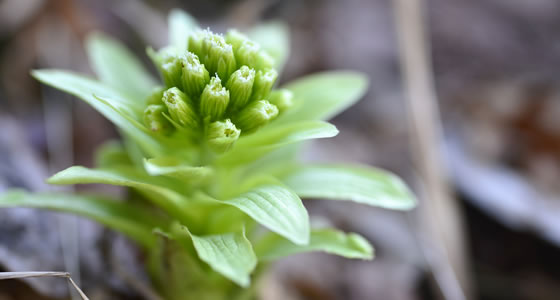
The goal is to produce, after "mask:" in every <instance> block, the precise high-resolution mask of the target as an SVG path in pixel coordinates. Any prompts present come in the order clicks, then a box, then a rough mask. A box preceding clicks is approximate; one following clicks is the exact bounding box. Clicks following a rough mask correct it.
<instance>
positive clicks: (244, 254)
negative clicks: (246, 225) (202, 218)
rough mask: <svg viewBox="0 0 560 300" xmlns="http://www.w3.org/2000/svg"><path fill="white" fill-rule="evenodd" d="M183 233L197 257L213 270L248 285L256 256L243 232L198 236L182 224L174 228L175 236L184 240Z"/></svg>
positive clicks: (242, 284) (238, 282)
mask: <svg viewBox="0 0 560 300" xmlns="http://www.w3.org/2000/svg"><path fill="white" fill-rule="evenodd" d="M178 230H182V231H183V232H178ZM185 235H188V236H189V237H190V238H191V240H192V243H193V245H194V248H195V249H196V253H197V254H198V257H199V258H200V259H201V260H202V261H204V262H205V263H207V264H208V265H209V266H210V267H211V268H212V269H213V270H214V271H216V272H218V273H220V274H222V275H224V276H225V277H227V278H229V279H230V280H232V281H233V282H235V283H237V284H238V285H240V286H242V287H247V286H249V283H250V281H251V280H250V277H249V276H250V274H251V272H252V271H253V270H254V269H255V267H256V266H257V257H256V255H255V252H254V251H253V247H252V246H251V243H250V242H249V240H248V239H247V237H245V233H244V232H232V233H224V234H216V235H206V236H198V235H194V234H192V233H191V232H189V230H188V229H187V228H186V227H184V226H181V227H180V228H179V229H177V228H175V230H174V237H175V238H178V239H183V242H184V238H185Z"/></svg>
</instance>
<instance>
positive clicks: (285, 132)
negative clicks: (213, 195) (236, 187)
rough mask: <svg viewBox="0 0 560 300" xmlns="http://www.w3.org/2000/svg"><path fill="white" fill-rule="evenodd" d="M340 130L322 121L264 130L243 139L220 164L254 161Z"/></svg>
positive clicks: (219, 160)
mask: <svg viewBox="0 0 560 300" xmlns="http://www.w3.org/2000/svg"><path fill="white" fill-rule="evenodd" d="M337 134H338V130H337V129H336V127H334V126H333V125H331V124H329V123H326V122H322V121H307V122H296V123H291V124H285V125H281V126H275V127H268V128H263V129H262V130H261V131H259V132H257V133H254V134H252V135H249V136H246V137H243V138H241V139H240V140H239V141H237V143H236V145H235V146H234V148H233V149H232V150H231V151H229V152H227V153H226V154H225V155H223V156H222V157H220V158H219V159H218V163H222V164H226V165H232V164H243V163H248V162H251V161H254V160H256V159H258V158H260V157H262V156H263V155H265V154H267V153H270V152H272V151H274V150H276V149H278V148H280V147H282V146H285V145H288V144H292V143H297V142H301V141H304V140H309V139H319V138H328V137H333V136H335V135H337Z"/></svg>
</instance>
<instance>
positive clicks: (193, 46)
mask: <svg viewBox="0 0 560 300" xmlns="http://www.w3.org/2000/svg"><path fill="white" fill-rule="evenodd" d="M205 35H206V30H201V29H199V30H197V31H195V32H193V33H192V34H191V35H190V36H189V44H188V49H189V52H192V53H194V54H196V55H197V56H198V57H199V58H200V59H203V58H204V56H203V55H204V53H203V52H202V40H203V39H204V36H205Z"/></svg>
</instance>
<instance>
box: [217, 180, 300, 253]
mask: <svg viewBox="0 0 560 300" xmlns="http://www.w3.org/2000/svg"><path fill="white" fill-rule="evenodd" d="M223 203H226V204H229V205H232V206H234V207H237V208H238V209H239V210H241V211H243V212H244V213H246V214H247V215H249V216H250V217H251V218H253V219H254V220H255V221H257V222H259V223H260V224H261V225H263V226H265V227H267V228H268V229H270V230H271V231H273V232H276V233H278V234H280V235H282V236H284V237H285V238H287V239H289V240H290V241H292V242H294V243H296V244H298V245H304V244H307V243H308V242H309V216H308V214H307V210H306V209H305V207H304V206H303V203H302V202H301V199H300V198H299V197H298V196H297V195H296V194H295V193H294V192H292V191H291V190H289V189H287V188H285V187H283V186H281V185H275V184H263V185H259V186H256V187H253V188H252V189H250V190H249V191H248V192H245V193H243V194H241V195H239V196H236V197H233V198H231V199H228V200H225V201H223Z"/></svg>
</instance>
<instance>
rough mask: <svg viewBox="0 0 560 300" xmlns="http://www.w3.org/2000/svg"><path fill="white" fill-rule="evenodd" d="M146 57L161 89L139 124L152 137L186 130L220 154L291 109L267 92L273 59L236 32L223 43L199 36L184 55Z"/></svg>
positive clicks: (284, 97) (278, 93) (285, 94)
mask: <svg viewBox="0 0 560 300" xmlns="http://www.w3.org/2000/svg"><path fill="white" fill-rule="evenodd" d="M148 54H149V55H150V57H151V58H152V60H153V61H154V63H155V64H156V67H157V68H158V70H159V71H160V73H161V76H162V79H163V82H164V84H165V88H158V89H155V90H154V92H153V94H152V95H150V97H149V98H148V99H147V101H146V103H147V105H148V106H147V108H146V109H145V111H144V123H145V126H146V127H147V128H148V129H149V130H151V131H152V132H154V133H157V134H164V135H169V134H172V133H173V132H174V131H177V130H180V131H185V130H186V131H189V132H191V133H194V135H193V134H191V135H190V136H197V135H198V136H199V137H202V138H204V139H205V141H206V143H207V145H208V146H209V148H210V149H212V150H214V151H215V152H218V153H221V152H225V151H227V150H228V149H230V148H231V146H232V145H233V144H234V143H235V141H236V140H237V139H238V138H239V137H240V135H241V134H249V133H252V132H254V131H256V130H257V129H259V128H260V127H262V126H264V125H266V124H267V123H268V122H270V121H271V120H273V119H274V118H276V117H277V116H278V114H279V113H281V112H283V111H285V110H286V109H288V108H289V107H290V106H291V105H292V97H293V95H292V93H291V92H290V91H288V90H282V89H281V90H273V89H272V88H273V86H274V83H275V82H276V79H277V78H278V72H277V71H276V70H275V69H274V68H273V66H274V60H273V59H272V57H271V56H270V55H269V54H268V53H266V52H265V51H264V50H263V49H261V47H260V46H259V45H258V44H257V43H255V42H253V41H251V40H250V39H248V38H247V37H246V36H245V35H243V34H241V33H240V32H238V31H235V30H233V31H229V32H228V33H227V34H226V36H225V37H224V36H222V35H219V34H214V33H212V32H211V31H210V30H198V31H196V32H194V33H193V34H191V35H190V36H189V37H188V47H187V51H185V52H184V53H177V51H176V50H175V49H173V48H163V49H161V50H159V51H158V52H155V51H153V50H151V49H150V50H149V51H148Z"/></svg>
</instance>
